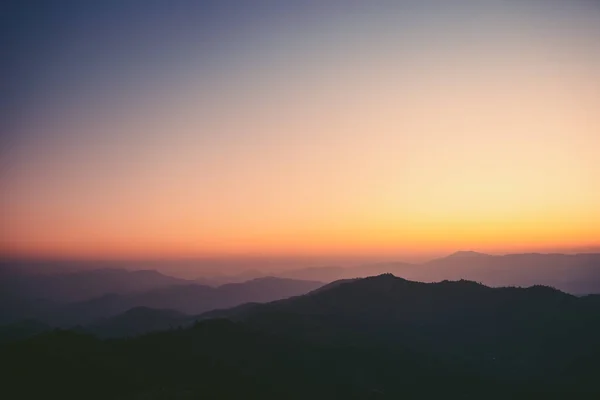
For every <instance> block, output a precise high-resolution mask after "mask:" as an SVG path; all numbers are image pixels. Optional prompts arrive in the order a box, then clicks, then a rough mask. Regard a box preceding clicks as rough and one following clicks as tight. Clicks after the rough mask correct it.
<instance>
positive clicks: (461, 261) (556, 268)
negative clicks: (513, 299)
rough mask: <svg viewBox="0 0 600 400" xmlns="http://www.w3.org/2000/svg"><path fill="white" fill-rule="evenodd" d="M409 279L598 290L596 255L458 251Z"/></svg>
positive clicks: (577, 291) (599, 260) (599, 276)
mask: <svg viewBox="0 0 600 400" xmlns="http://www.w3.org/2000/svg"><path fill="white" fill-rule="evenodd" d="M412 272H413V273H410V274H407V275H403V276H406V277H408V278H409V279H414V280H421V281H425V282H433V281H439V280H444V279H469V280H474V281H478V282H482V283H485V284H486V285H489V286H510V285H515V286H531V285H535V284H541V285H546V286H553V287H556V288H559V289H561V290H563V291H566V292H569V293H573V294H591V293H600V254H572V255H571V254H538V253H531V254H507V255H502V256H490V255H485V254H481V253H474V252H458V253H455V254H453V255H451V256H449V257H444V258H440V259H436V260H432V261H430V262H427V263H425V264H423V265H421V266H420V267H419V268H418V269H415V270H414V271H412Z"/></svg>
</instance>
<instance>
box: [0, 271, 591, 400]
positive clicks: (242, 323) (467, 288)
mask: <svg viewBox="0 0 600 400" xmlns="http://www.w3.org/2000/svg"><path fill="white" fill-rule="evenodd" d="M155 312H156V311H153V310H144V309H142V310H133V311H132V313H133V315H134V318H135V319H137V318H139V316H140V315H141V316H142V319H144V318H146V316H148V315H153V314H154V313H155ZM213 314H214V312H213ZM223 315H227V311H223ZM227 316H228V318H229V320H224V319H210V320H205V321H201V322H199V323H197V324H194V325H193V326H191V327H189V328H183V329H171V330H168V331H165V332H161V333H154V334H148V335H143V336H140V337H136V338H129V339H126V340H123V339H121V340H109V341H103V340H99V339H97V338H94V337H92V336H88V335H85V334H81V333H77V332H71V331H54V332H51V333H47V334H42V335H38V336H34V337H32V338H29V339H26V340H24V341H20V342H16V343H12V344H10V345H8V346H6V345H5V346H0V357H1V358H2V360H3V361H4V362H5V363H7V365H10V366H11V368H9V369H8V370H7V371H6V372H5V375H4V378H5V382H6V383H5V386H4V390H5V391H7V392H8V393H13V391H14V390H18V393H20V395H21V396H22V397H36V396H38V395H42V394H43V395H45V396H58V397H60V398H81V396H82V395H83V394H85V395H86V397H89V398H197V397H203V398H241V397H244V398H262V399H280V398H288V399H302V398H307V397H310V398H316V399H329V398H351V399H388V398H389V399H396V398H408V399H439V398H441V397H461V398H482V397H485V398H491V399H503V398H513V399H529V398H532V397H536V396H538V397H540V398H554V399H560V398H597V397H598V395H600V388H599V387H598V385H597V383H596V381H597V376H598V374H600V342H599V341H598V340H597V338H598V337H600V304H599V303H598V301H597V296H586V297H576V296H573V295H570V294H566V293H564V292H561V291H559V290H556V289H553V288H549V287H545V286H539V285H536V286H531V287H528V288H515V287H507V288H490V287H487V286H485V285H482V284H479V283H476V282H472V281H465V280H462V281H443V282H438V283H420V282H413V281H408V280H405V279H401V278H397V277H394V276H393V275H390V274H385V275H380V276H374V277H369V278H364V279H356V280H349V281H345V282H338V283H334V284H331V285H328V286H327V287H322V288H320V289H317V290H314V291H312V292H310V293H308V294H305V295H301V296H297V297H293V298H289V299H285V300H279V301H275V302H271V303H266V304H250V305H245V306H240V307H236V308H235V309H234V310H229V314H228V315H227ZM175 317H176V318H177V317H178V315H175ZM32 381H33V382H36V385H27V384H25V383H26V382H32ZM90 388H93V390H91V389H90Z"/></svg>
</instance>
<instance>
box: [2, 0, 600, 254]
mask: <svg viewBox="0 0 600 400" xmlns="http://www.w3.org/2000/svg"><path fill="white" fill-rule="evenodd" d="M9 3H11V2H7V4H5V5H3V6H1V7H3V8H1V9H0V10H1V15H3V17H2V19H3V20H4V21H5V23H3V24H2V26H3V27H2V28H1V29H2V35H0V36H1V37H3V38H4V39H3V41H4V46H3V48H4V49H5V50H3V53H4V56H3V57H2V59H3V61H2V62H0V64H1V65H2V69H1V70H0V71H1V76H0V87H1V88H3V89H2V93H3V94H2V95H1V99H0V106H1V108H0V189H1V196H0V226H1V227H0V255H4V256H18V257H61V258H78V257H79V258H153V257H154V258H164V257H167V258H168V257H201V256H207V257H208V256H210V257H221V256H245V255H260V256H266V257H269V256H292V255H300V256H317V255H319V256H325V255H342V254H343V255H356V256H370V255H386V256H387V255H394V256H400V257H401V256H405V257H409V256H411V257H412V256H418V255H426V254H439V253H444V252H450V251H454V250H459V249H470V250H478V251H487V252H521V251H557V250H559V251H562V250H565V251H566V250H572V251H577V250H578V249H579V250H581V249H588V248H594V249H598V248H600V46H598V43H599V42H600V4H599V3H598V2H595V1H583V0H569V1H567V0H564V1H558V0H546V1H542V0H519V1H517V0H514V1H511V0H479V1H468V0H459V1H453V0H444V1H427V0H425V1H402V0H398V1H376V0H373V1H368V2H364V1H350V0H348V1H341V0H340V1H337V0H330V1H308V0H306V1H304V0H294V1H291V0H279V1H259V0H257V1H243V0H237V1H227V0H220V1H216V0H215V1H130V0H123V1H113V0H106V1H61V0H58V1H53V2H42V1H28V0H25V1H19V2H14V3H12V4H9Z"/></svg>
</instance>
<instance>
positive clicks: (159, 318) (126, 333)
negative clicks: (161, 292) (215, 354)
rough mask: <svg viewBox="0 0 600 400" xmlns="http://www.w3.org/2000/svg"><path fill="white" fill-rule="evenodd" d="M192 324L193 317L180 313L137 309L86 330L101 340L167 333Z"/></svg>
mask: <svg viewBox="0 0 600 400" xmlns="http://www.w3.org/2000/svg"><path fill="white" fill-rule="evenodd" d="M192 323H193V318H192V317H190V316H189V315H186V314H183V313H180V312H178V311H174V310H163V309H153V308H147V307H136V308H132V309H130V310H128V311H126V312H124V313H123V314H119V315H116V316H114V317H111V318H107V319H104V320H101V321H98V322H96V323H94V324H91V325H88V326H86V327H85V328H84V330H86V331H88V332H90V333H92V334H94V335H96V336H98V337H101V338H111V337H133V336H139V335H141V334H144V333H148V332H153V331H154V332H156V331H167V330H170V329H175V328H178V327H180V326H186V325H190V324H192Z"/></svg>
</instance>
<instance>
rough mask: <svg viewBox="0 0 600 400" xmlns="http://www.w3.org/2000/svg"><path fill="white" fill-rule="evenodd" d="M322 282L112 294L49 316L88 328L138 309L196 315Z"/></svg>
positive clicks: (257, 281)
mask: <svg viewBox="0 0 600 400" xmlns="http://www.w3.org/2000/svg"><path fill="white" fill-rule="evenodd" d="M322 285H323V284H322V283H320V282H312V281H300V280H294V279H281V278H259V279H254V280H251V281H247V282H244V283H231V284H226V285H222V286H219V287H216V288H215V287H211V286H204V285H198V284H186V285H175V286H169V287H163V288H158V289H153V290H149V291H145V292H139V293H132V294H109V295H104V296H101V297H98V298H94V299H91V300H87V301H84V302H79V303H74V304H69V305H67V306H64V307H61V308H59V309H58V310H57V312H55V313H53V314H50V313H49V314H47V315H46V318H48V321H49V322H50V323H54V324H56V325H59V326H64V327H69V326H72V325H76V324H80V325H81V324H82V325H88V324H90V323H94V322H95V321H96V320H98V319H102V318H109V317H112V316H115V315H118V314H121V313H123V312H125V311H127V310H129V309H132V308H136V307H147V308H155V309H171V310H175V311H179V312H181V313H185V314H189V315H196V314H200V313H203V312H206V311H209V310H213V309H217V308H228V307H234V306H237V305H240V304H243V303H247V302H267V301H273V300H279V299H283V298H286V297H290V296H297V295H300V294H304V293H308V292H310V291H311V290H313V289H315V288H318V287H320V286H322Z"/></svg>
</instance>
